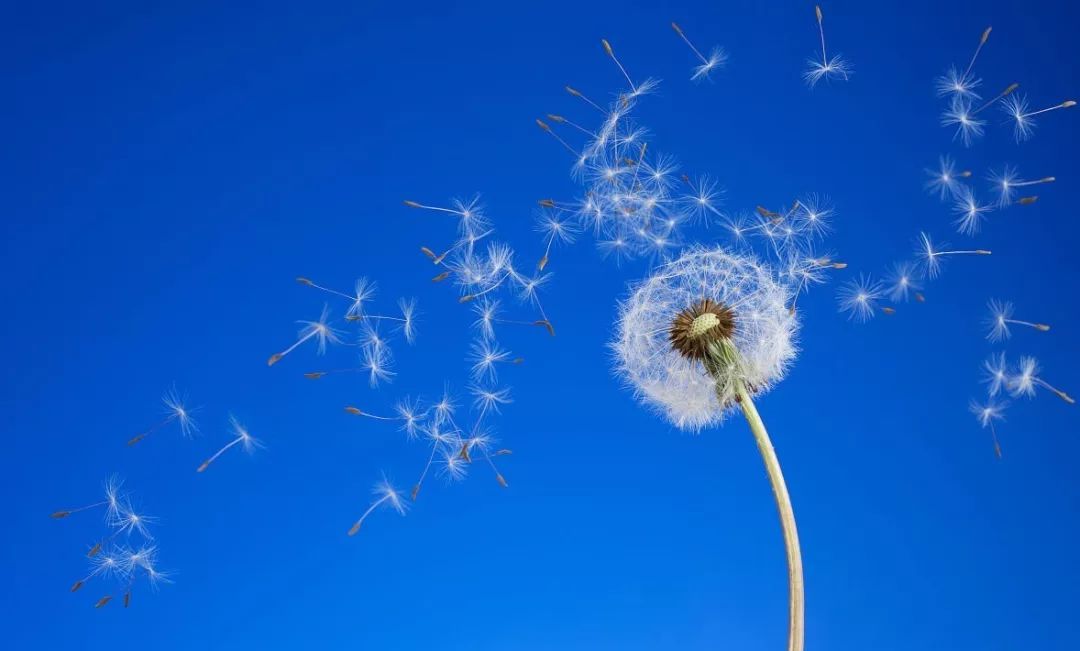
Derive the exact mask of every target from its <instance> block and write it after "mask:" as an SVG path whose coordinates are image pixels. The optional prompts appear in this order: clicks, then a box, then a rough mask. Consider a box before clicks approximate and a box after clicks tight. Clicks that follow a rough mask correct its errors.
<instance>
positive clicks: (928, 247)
mask: <svg viewBox="0 0 1080 651" xmlns="http://www.w3.org/2000/svg"><path fill="white" fill-rule="evenodd" d="M948 246H949V245H948V244H942V245H941V246H940V247H936V246H934V242H933V240H931V239H930V236H929V235H927V234H926V233H925V232H923V233H919V238H918V240H917V244H916V248H915V254H916V255H917V256H919V260H920V262H921V263H922V265H923V268H924V270H925V272H926V276H927V277H928V278H930V279H934V278H937V277H938V276H939V275H940V274H941V267H942V264H943V262H944V259H945V256H949V255H990V253H991V252H990V251H988V250H986V249H969V250H948V248H947V247H948Z"/></svg>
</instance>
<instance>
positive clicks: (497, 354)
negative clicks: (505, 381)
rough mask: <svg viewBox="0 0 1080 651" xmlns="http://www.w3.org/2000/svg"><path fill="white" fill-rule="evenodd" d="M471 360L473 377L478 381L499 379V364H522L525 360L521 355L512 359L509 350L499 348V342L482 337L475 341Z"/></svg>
mask: <svg viewBox="0 0 1080 651" xmlns="http://www.w3.org/2000/svg"><path fill="white" fill-rule="evenodd" d="M469 360H470V361H471V362H472V375H473V379H474V380H476V381H477V382H479V381H480V380H484V379H487V381H489V382H495V381H496V380H497V379H498V369H497V368H496V367H497V366H498V365H500V364H520V363H522V361H523V360H522V359H521V358H520V357H519V358H515V359H511V358H510V353H509V352H508V351H505V350H503V349H501V348H499V346H498V344H496V343H494V342H493V341H491V340H489V339H480V340H479V341H476V342H474V343H473V346H472V353H471V355H470V356H469Z"/></svg>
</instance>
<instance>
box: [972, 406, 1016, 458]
mask: <svg viewBox="0 0 1080 651" xmlns="http://www.w3.org/2000/svg"><path fill="white" fill-rule="evenodd" d="M1008 406H1009V403H1008V402H997V401H995V400H994V399H993V398H990V399H988V400H987V401H986V402H985V403H979V402H976V401H975V400H972V401H971V402H970V403H969V404H968V409H969V410H970V411H971V413H972V414H974V415H975V418H976V419H977V420H978V421H979V425H981V426H982V428H983V429H989V430H990V437H991V440H992V441H993V443H994V454H995V455H997V458H998V459H1000V458H1001V445H1000V444H999V443H998V437H997V430H996V429H995V428H994V421H1003V420H1005V408H1006V407H1008Z"/></svg>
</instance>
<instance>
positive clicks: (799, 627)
mask: <svg viewBox="0 0 1080 651" xmlns="http://www.w3.org/2000/svg"><path fill="white" fill-rule="evenodd" d="M734 385H735V395H736V396H737V397H738V399H739V406H740V407H741V408H742V412H743V416H745V417H746V422H747V423H749V425H750V431H751V432H753V434H754V440H755V441H756V442H757V446H758V451H759V452H761V458H762V459H763V460H764V461H765V472H766V473H768V475H769V483H771V484H772V490H773V497H774V498H776V508H777V510H778V511H779V512H780V526H781V528H782V529H783V531H784V547H785V549H786V550H787V562H788V651H803V636H804V629H805V624H804V621H803V620H804V610H805V600H804V597H803V569H802V553H801V552H800V550H799V532H798V531H797V530H796V528H795V511H794V509H793V508H792V506H791V496H790V495H789V494H788V490H787V484H786V483H785V482H784V474H783V472H781V470H780V460H779V459H778V458H777V457H776V451H775V450H774V449H773V445H772V441H771V440H770V439H769V433H768V431H767V430H766V429H765V423H764V422H762V420H761V415H760V414H758V411H757V408H756V407H755V406H754V402H753V400H751V399H750V393H749V392H748V391H747V390H746V385H745V384H744V383H743V381H742V380H741V379H737V380H735V382H734Z"/></svg>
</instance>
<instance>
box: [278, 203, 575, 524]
mask: <svg viewBox="0 0 1080 651" xmlns="http://www.w3.org/2000/svg"><path fill="white" fill-rule="evenodd" d="M405 205H406V206H408V207H410V208H413V209H417V210H424V211H430V212H432V213H434V214H435V215H439V216H441V217H440V219H442V218H444V217H446V218H450V219H452V220H453V222H454V227H455V232H456V235H455V236H454V237H453V239H452V241H451V242H450V243H448V244H446V245H445V246H442V247H438V248H437V250H436V248H432V247H431V246H428V244H430V242H429V243H426V244H425V245H424V246H421V247H420V251H421V252H422V253H423V254H424V256H425V257H426V258H427V260H428V261H429V262H430V263H431V264H432V265H433V266H434V267H435V268H436V271H437V273H436V275H435V276H434V277H432V278H431V280H432V282H435V283H439V284H444V285H447V286H452V287H454V288H455V289H456V291H457V302H458V303H459V304H465V305H468V306H469V307H470V308H471V309H472V310H473V312H474V313H475V315H476V318H475V321H474V326H475V333H474V337H473V342H472V344H471V347H470V351H469V353H468V354H467V359H466V363H467V365H468V367H469V376H470V377H469V380H468V382H467V385H468V388H467V393H468V396H469V399H470V400H469V402H470V404H469V406H468V407H467V408H460V407H459V399H460V398H459V397H458V396H456V395H455V394H454V392H452V391H451V390H450V388H449V385H447V386H445V387H444V388H443V390H442V393H441V395H439V396H438V397H437V398H435V399H430V398H425V397H423V396H421V397H405V398H403V399H400V400H398V401H397V402H393V401H391V402H390V403H388V404H387V406H386V407H385V411H381V412H380V411H378V410H377V409H369V408H368V406H367V405H365V406H364V407H363V408H361V407H357V406H354V405H349V406H346V407H345V411H346V413H348V414H351V415H354V416H357V417H361V418H365V419H370V420H372V421H376V422H382V423H385V424H392V425H394V426H396V427H398V428H399V429H400V431H401V432H402V433H404V435H405V438H407V439H408V440H410V441H422V442H423V443H424V445H425V452H424V455H423V462H422V464H421V465H420V467H419V469H418V471H417V474H416V479H415V481H414V483H413V484H412V488H411V490H410V491H409V492H408V498H406V497H404V492H403V491H401V490H399V489H397V488H395V486H394V485H393V483H392V482H391V481H389V480H388V479H387V478H386V475H383V477H382V478H381V479H380V480H379V481H378V482H377V483H376V484H375V486H374V488H373V491H372V492H373V499H372V501H371V502H370V503H369V505H368V507H367V509H366V510H365V511H364V512H363V513H362V514H361V515H360V517H359V518H358V519H357V520H356V522H355V523H354V524H353V526H352V527H351V528H350V529H349V532H348V533H349V535H354V534H356V533H357V532H358V531H359V530H360V528H361V526H362V525H363V523H364V522H365V521H366V520H367V518H368V517H369V516H370V515H371V514H372V513H374V512H376V511H378V510H381V509H390V510H393V511H396V512H397V513H399V514H401V515H404V514H405V513H406V511H407V508H408V504H409V501H415V500H416V499H417V497H418V496H419V494H420V491H421V489H422V487H423V486H424V485H425V482H426V481H427V480H428V479H429V478H431V477H432V476H433V475H437V476H441V477H442V478H444V479H445V480H447V481H458V480H462V479H464V478H465V477H466V475H467V473H468V470H469V466H470V464H472V463H473V462H474V461H481V462H482V463H483V464H484V465H486V466H487V467H489V468H490V469H491V472H492V474H493V476H494V478H495V480H496V481H497V482H498V483H499V485H501V486H503V487H504V488H505V487H507V486H508V482H507V480H506V478H505V476H504V475H503V474H502V472H501V471H500V470H499V468H498V466H497V465H496V458H498V457H500V456H505V455H509V454H510V451H509V450H507V449H505V448H500V447H499V446H498V445H497V441H496V439H495V435H494V429H493V424H492V421H493V419H494V417H495V416H497V415H498V414H499V412H500V409H501V407H502V406H504V405H506V404H509V403H510V402H511V397H510V388H509V387H507V386H504V385H503V384H501V383H500V377H499V374H500V372H501V371H502V370H504V369H506V368H508V367H515V366H519V365H521V364H522V363H523V361H524V360H523V358H521V357H517V356H514V355H512V354H511V353H510V351H509V350H507V349H505V348H504V347H503V346H502V345H500V343H499V341H498V338H497V336H496V332H501V331H502V330H503V329H504V328H519V327H524V329H531V330H535V331H538V332H541V333H544V332H546V333H547V334H549V335H552V336H553V335H554V334H555V327H554V326H553V325H552V322H551V320H550V319H549V318H548V316H547V313H546V311H545V310H544V306H543V303H542V301H541V297H540V293H541V289H542V288H543V286H544V285H545V283H546V282H547V280H548V278H549V277H550V274H549V273H545V272H544V271H543V267H544V266H545V264H546V262H545V263H541V264H539V265H537V269H536V270H535V271H533V272H527V271H525V270H523V269H522V268H521V267H520V266H519V265H517V263H516V261H515V259H514V250H513V248H511V247H510V246H509V245H507V244H505V243H502V242H498V241H495V240H494V239H493V236H494V232H495V231H494V228H493V227H492V222H491V220H490V219H489V218H488V217H487V216H486V215H485V214H484V211H483V209H482V207H481V206H480V205H479V202H478V201H477V200H472V201H468V202H463V201H455V202H454V203H453V204H452V205H451V206H450V207H440V206H431V205H425V204H421V203H418V202H415V201H405ZM550 244H551V243H550V242H549V248H548V250H549V251H550ZM297 280H298V282H299V283H300V284H302V285H305V286H308V287H312V288H314V289H317V290H320V291H322V292H325V293H328V294H331V295H333V296H337V297H339V298H341V299H343V300H345V301H347V302H348V308H347V311H346V313H345V317H344V318H345V320H346V321H349V322H354V323H356V324H358V326H359V330H360V332H359V338H358V343H357V344H356V345H358V346H359V348H360V357H361V360H360V365H359V366H356V367H351V368H342V369H336V370H326V371H313V372H308V373H305V377H307V378H309V379H312V380H316V379H320V378H323V377H325V376H327V375H333V374H339V373H347V372H362V373H363V374H364V375H366V376H367V379H368V381H369V383H370V385H371V387H372V388H378V387H379V386H380V385H381V384H383V383H389V382H390V381H391V380H392V379H393V378H394V375H395V374H394V371H393V370H392V362H393V356H392V354H391V349H390V337H391V335H392V334H395V333H396V334H400V335H401V336H403V337H404V339H405V340H406V341H407V342H408V343H410V344H412V343H414V341H415V338H416V325H415V324H416V318H417V312H416V302H415V301H414V300H411V299H401V300H399V301H398V312H397V313H395V314H378V313H375V312H373V311H371V310H370V309H369V304H370V303H371V302H372V300H373V299H374V294H375V285H374V283H372V282H370V281H368V280H367V279H366V278H361V279H360V280H358V281H357V282H356V285H355V288H354V292H353V293H352V294H351V295H350V294H347V293H345V292H340V291H337V290H334V289H330V288H327V287H324V286H322V285H319V284H316V283H315V282H314V281H312V280H310V279H308V278H298V279H297ZM504 305H506V306H507V307H505V308H504ZM302 324H303V328H302V330H301V331H300V334H299V336H298V339H297V341H296V342H295V343H293V344H292V345H291V346H289V348H287V349H285V350H284V351H282V352H280V353H277V354H275V355H273V356H272V357H271V358H270V361H269V363H270V364H271V365H273V364H275V363H277V362H279V361H280V360H281V359H282V358H284V357H285V356H286V355H288V354H289V353H291V352H292V351H293V350H295V349H296V348H297V347H298V346H299V345H301V344H302V343H304V342H305V341H313V342H314V344H316V346H317V348H318V351H319V352H320V353H322V352H324V351H325V348H326V346H327V345H328V344H345V343H346V342H345V341H344V334H343V332H342V331H341V330H339V329H337V328H335V327H334V326H332V325H331V323H330V321H329V311H328V310H327V309H324V311H323V313H322V316H321V317H320V318H319V320H318V321H313V322H302Z"/></svg>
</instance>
